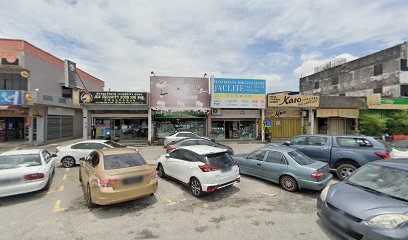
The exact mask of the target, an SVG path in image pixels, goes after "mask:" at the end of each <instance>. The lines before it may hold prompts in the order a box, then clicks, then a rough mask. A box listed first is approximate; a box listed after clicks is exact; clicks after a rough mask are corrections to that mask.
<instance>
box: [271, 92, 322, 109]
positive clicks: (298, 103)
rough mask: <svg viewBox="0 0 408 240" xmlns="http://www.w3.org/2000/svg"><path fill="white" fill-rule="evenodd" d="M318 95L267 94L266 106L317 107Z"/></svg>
mask: <svg viewBox="0 0 408 240" xmlns="http://www.w3.org/2000/svg"><path fill="white" fill-rule="evenodd" d="M319 99H320V98H319V96H307V95H285V94H282V95H269V96H268V107H305V108H316V107H319Z"/></svg>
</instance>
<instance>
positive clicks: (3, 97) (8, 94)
mask: <svg viewBox="0 0 408 240" xmlns="http://www.w3.org/2000/svg"><path fill="white" fill-rule="evenodd" d="M23 98H24V96H23V91H14V90H0V105H22V104H23Z"/></svg>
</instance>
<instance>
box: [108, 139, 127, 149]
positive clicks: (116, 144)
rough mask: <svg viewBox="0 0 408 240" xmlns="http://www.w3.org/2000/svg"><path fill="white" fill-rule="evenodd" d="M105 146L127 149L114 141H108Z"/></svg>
mask: <svg viewBox="0 0 408 240" xmlns="http://www.w3.org/2000/svg"><path fill="white" fill-rule="evenodd" d="M105 144H106V145H109V146H111V147H113V148H125V147H126V146H125V145H122V144H120V143H117V142H113V141H106V142H105Z"/></svg>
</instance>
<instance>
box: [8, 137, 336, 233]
mask: <svg viewBox="0 0 408 240" xmlns="http://www.w3.org/2000/svg"><path fill="white" fill-rule="evenodd" d="M259 146H260V145H256V144H246V145H243V144H239V145H232V147H233V148H234V150H235V151H236V153H244V152H248V151H250V150H253V149H255V148H257V147H259ZM46 148H47V149H48V150H50V151H51V152H52V151H53V146H48V147H46ZM140 151H141V153H142V155H143V156H144V157H145V158H146V159H147V160H148V162H154V161H155V159H156V158H157V156H159V155H160V154H162V153H164V149H163V148H162V147H145V148H140ZM159 181H160V182H159V190H158V192H157V193H156V194H155V195H154V196H152V197H146V198H143V199H139V200H135V201H132V202H128V203H123V204H116V205H113V206H105V207H96V208H94V209H88V208H87V207H85V204H84V198H83V193H82V188H81V187H80V183H79V181H78V167H74V168H71V169H63V168H60V167H59V168H57V169H56V174H55V176H54V179H53V182H52V185H51V188H50V190H49V191H48V192H46V191H40V192H35V193H29V194H23V195H18V196H13V197H7V198H0V234H1V239H78V240H79V239H99V240H100V239H120V240H125V239H257V240H259V239H313V240H315V239H340V238H339V237H337V236H336V235H335V234H334V233H332V232H331V231H329V230H327V229H325V228H324V227H323V226H321V223H320V222H319V220H318V218H317V216H316V207H315V206H316V198H317V197H318V195H319V193H318V192H314V191H300V192H298V193H289V192H285V191H283V190H282V189H281V188H280V187H279V186H278V185H276V184H273V183H269V182H267V181H263V180H260V179H256V178H253V177H248V176H242V179H241V182H240V183H238V184H235V185H233V186H232V187H228V188H225V189H221V190H219V191H217V192H215V193H213V194H210V195H206V196H204V197H203V198H200V199H197V198H195V197H193V196H192V195H191V194H190V192H189V191H188V189H186V188H185V187H183V186H182V185H181V184H179V183H177V182H175V181H172V180H168V179H160V180H159Z"/></svg>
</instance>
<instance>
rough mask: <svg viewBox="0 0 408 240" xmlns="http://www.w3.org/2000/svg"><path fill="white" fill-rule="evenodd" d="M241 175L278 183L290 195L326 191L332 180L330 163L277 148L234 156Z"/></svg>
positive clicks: (298, 152)
mask: <svg viewBox="0 0 408 240" xmlns="http://www.w3.org/2000/svg"><path fill="white" fill-rule="evenodd" d="M232 159H234V160H236V161H237V162H238V166H239V169H240V171H241V174H246V175H251V176H255V177H259V178H262V179H265V180H268V181H271V182H275V183H279V184H280V185H281V187H282V188H283V189H284V190H286V191H290V192H294V191H296V190H298V189H304V188H306V189H313V190H321V189H323V188H324V187H325V186H326V185H327V184H328V183H329V181H330V179H331V178H332V177H333V175H332V174H330V169H329V166H328V164H327V163H325V162H320V161H315V160H313V159H311V158H309V157H308V156H306V155H305V154H303V153H302V152H300V151H298V150H296V149H293V148H288V147H282V146H276V147H266V148H260V149H257V150H255V151H253V152H251V153H248V154H242V155H236V156H232Z"/></svg>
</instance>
